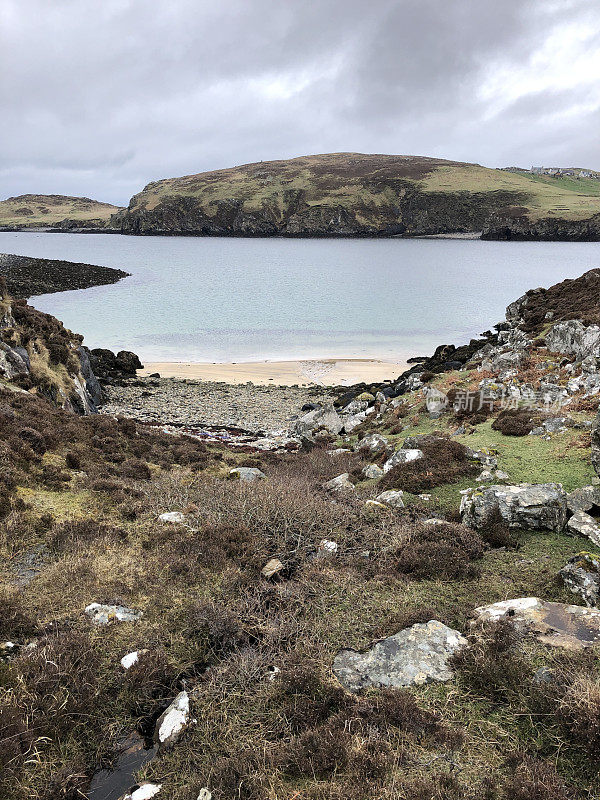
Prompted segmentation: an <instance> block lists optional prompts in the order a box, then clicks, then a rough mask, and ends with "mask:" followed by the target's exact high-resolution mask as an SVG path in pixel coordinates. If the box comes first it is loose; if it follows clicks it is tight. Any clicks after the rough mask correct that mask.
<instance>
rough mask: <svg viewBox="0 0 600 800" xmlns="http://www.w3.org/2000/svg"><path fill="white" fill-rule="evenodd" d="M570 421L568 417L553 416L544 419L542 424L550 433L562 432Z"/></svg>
mask: <svg viewBox="0 0 600 800" xmlns="http://www.w3.org/2000/svg"><path fill="white" fill-rule="evenodd" d="M568 423H569V418H568V417H552V419H546V420H544V422H542V426H543V428H544V429H545V430H546V431H547V432H548V433H562V432H563V431H566V430H567V427H568Z"/></svg>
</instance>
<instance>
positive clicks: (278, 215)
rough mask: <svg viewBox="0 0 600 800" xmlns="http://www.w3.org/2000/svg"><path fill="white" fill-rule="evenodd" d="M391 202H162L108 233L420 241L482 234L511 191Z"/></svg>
mask: <svg viewBox="0 0 600 800" xmlns="http://www.w3.org/2000/svg"><path fill="white" fill-rule="evenodd" d="M396 191H397V196H396V198H395V200H394V202H390V203H386V204H382V205H379V206H377V207H370V208H366V207H362V206H361V205H360V204H359V203H358V202H357V203H356V204H355V205H350V206H348V205H347V204H344V205H342V204H336V203H333V202H323V203H319V204H314V203H313V204H309V203H308V202H306V199H305V197H304V193H303V192H296V193H284V194H283V195H281V196H279V195H277V196H274V197H273V198H271V199H270V200H269V201H267V200H265V201H264V202H263V203H262V204H261V207H260V208H258V209H252V210H249V209H247V208H246V207H245V205H244V202H243V200H241V199H238V198H235V197H231V198H226V199H222V200H219V201H216V202H214V203H212V202H211V203H208V204H207V203H206V202H205V201H204V199H203V198H202V197H182V196H177V195H166V196H165V197H163V198H161V199H160V201H159V202H158V203H157V205H156V206H154V207H153V208H148V207H147V206H146V205H145V204H144V203H143V202H142V203H137V202H136V203H134V204H133V205H131V206H130V207H129V208H128V209H126V210H125V211H123V212H120V213H119V214H118V215H115V216H114V217H113V219H112V221H111V225H112V226H113V227H119V228H120V230H121V231H122V232H123V233H128V234H132V233H133V234H144V233H149V234H165V235H182V234H183V235H185V234H188V235H196V236H302V237H307V236H369V237H372V236H396V235H399V234H404V235H410V236H419V235H429V234H436V233H452V232H462V233H468V232H476V231H480V230H481V229H482V228H483V227H484V225H485V223H486V220H487V219H488V217H489V216H490V214H491V213H492V212H493V211H495V210H496V209H498V208H501V207H503V206H506V205H507V204H509V203H511V202H513V201H514V200H515V197H514V195H513V194H512V193H510V192H494V193H492V192H476V193H474V192H461V193H460V194H451V193H443V192H437V193H435V194H428V193H426V192H422V191H420V190H419V189H417V188H415V187H414V186H412V185H410V184H405V185H398V186H397V187H396Z"/></svg>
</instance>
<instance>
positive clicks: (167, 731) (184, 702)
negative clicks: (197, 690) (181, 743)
mask: <svg viewBox="0 0 600 800" xmlns="http://www.w3.org/2000/svg"><path fill="white" fill-rule="evenodd" d="M189 724H190V698H189V695H188V693H187V692H179V694H178V695H177V697H176V698H175V700H173V702H172V703H171V705H170V706H169V707H168V708H167V710H166V711H165V712H164V713H163V714H162V716H161V717H159V719H158V722H157V723H156V728H155V731H154V740H155V741H156V742H157V743H158V745H159V747H161V748H163V747H167V746H169V745H172V744H174V743H175V742H176V741H177V739H179V737H180V736H181V734H182V733H183V731H184V730H185V729H186V728H187V727H188V725H189Z"/></svg>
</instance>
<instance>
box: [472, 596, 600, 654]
mask: <svg viewBox="0 0 600 800" xmlns="http://www.w3.org/2000/svg"><path fill="white" fill-rule="evenodd" d="M474 617H475V620H476V621H478V622H497V621H498V620H500V619H505V620H507V621H508V622H510V623H511V624H512V625H513V626H514V627H515V628H516V629H517V630H519V631H520V632H522V633H525V634H530V635H532V636H535V638H536V639H537V640H538V641H540V642H543V643H545V644H550V645H553V646H555V647H563V648H565V649H567V650H580V649H582V648H584V647H597V646H598V645H600V611H596V610H595V609H591V608H585V607H584V606H571V605H567V604H566V603H550V602H547V601H546V600H540V599H539V597H520V598H517V599H515V600H503V601H501V602H499V603H493V604H492V605H489V606H481V607H480V608H476V609H475V611H474Z"/></svg>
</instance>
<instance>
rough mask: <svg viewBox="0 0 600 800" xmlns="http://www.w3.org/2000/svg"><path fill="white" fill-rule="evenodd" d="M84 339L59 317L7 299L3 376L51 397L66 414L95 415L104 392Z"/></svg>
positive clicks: (0, 345) (1, 303) (2, 316)
mask: <svg viewBox="0 0 600 800" xmlns="http://www.w3.org/2000/svg"><path fill="white" fill-rule="evenodd" d="M81 338H82V337H80V336H77V335H75V334H72V333H71V332H70V331H67V330H66V329H65V328H64V327H63V325H62V323H60V322H59V321H58V320H57V319H55V318H54V317H51V316H50V315H48V314H43V313H42V312H40V311H37V310H36V309H34V308H32V307H31V306H28V305H27V304H26V303H25V302H24V301H23V300H17V301H13V300H12V299H11V298H10V297H8V296H7V295H4V296H3V297H2V298H1V299H0V378H2V379H3V380H5V381H8V382H10V383H12V384H16V386H18V387H19V388H20V389H22V390H24V391H34V392H36V393H37V394H40V395H42V396H44V397H47V398H48V399H49V400H51V401H52V402H53V403H55V404H56V405H59V406H61V407H62V408H64V409H65V410H68V411H73V412H75V413H78V414H91V413H93V412H94V411H95V410H96V407H97V405H98V403H99V402H100V401H101V399H102V392H101V389H100V385H99V383H98V380H97V379H96V376H95V374H94V371H93V369H92V366H91V364H90V360H89V358H88V353H87V351H86V350H85V348H83V347H82V345H81Z"/></svg>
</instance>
